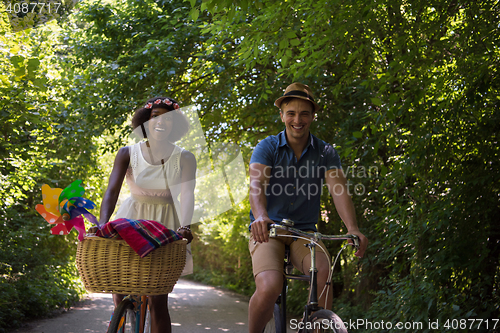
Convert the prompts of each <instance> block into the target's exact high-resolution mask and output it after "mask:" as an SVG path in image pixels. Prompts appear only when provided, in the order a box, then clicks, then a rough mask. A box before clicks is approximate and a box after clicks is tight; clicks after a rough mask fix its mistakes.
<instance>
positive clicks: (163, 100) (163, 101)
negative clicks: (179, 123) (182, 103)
mask: <svg viewBox="0 0 500 333" xmlns="http://www.w3.org/2000/svg"><path fill="white" fill-rule="evenodd" d="M158 104H166V105H168V106H171V105H173V107H174V110H177V109H178V108H179V104H177V103H175V102H172V101H171V100H170V99H169V98H165V99H161V98H158V99H157V100H155V101H154V102H149V103H147V104H146V105H144V108H145V109H152V108H153V106H154V105H158Z"/></svg>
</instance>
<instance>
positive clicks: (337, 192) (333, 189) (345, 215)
mask: <svg viewBox="0 0 500 333" xmlns="http://www.w3.org/2000/svg"><path fill="white" fill-rule="evenodd" d="M325 181H326V185H327V186H328V191H329V192H330V194H331V196H332V198H333V203H334V204H335V208H336V209H337V212H338V213H339V216H340V218H341V219H342V221H344V224H345V225H346V227H347V233H349V234H352V235H357V236H358V237H359V249H358V251H357V252H356V254H355V255H356V256H357V257H359V258H361V257H363V254H364V253H365V250H366V248H367V247H368V239H367V238H366V237H365V236H364V235H363V234H362V233H361V232H360V231H359V228H358V223H357V222H356V212H355V210H354V204H353V203H352V199H351V196H350V195H349V193H347V179H346V177H345V176H344V172H343V171H342V169H330V170H328V171H327V172H326V176H325Z"/></svg>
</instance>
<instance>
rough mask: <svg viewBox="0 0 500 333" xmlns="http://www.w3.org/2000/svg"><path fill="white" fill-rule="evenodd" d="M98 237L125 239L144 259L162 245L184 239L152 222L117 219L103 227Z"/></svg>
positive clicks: (97, 234) (98, 232)
mask: <svg viewBox="0 0 500 333" xmlns="http://www.w3.org/2000/svg"><path fill="white" fill-rule="evenodd" d="M96 236H99V237H104V238H117V239H123V240H125V241H126V242H127V244H128V245H130V247H131V248H132V249H133V250H134V251H135V252H136V253H137V254H138V255H139V256H140V257H141V258H144V257H145V256H147V255H148V254H149V253H150V252H151V251H153V250H154V249H157V248H159V247H160V246H162V245H165V244H168V243H171V242H175V241H176V240H179V239H182V236H181V235H179V234H178V233H176V232H175V231H173V230H170V229H168V228H166V227H165V226H164V225H162V224H160V223H159V222H156V221H151V220H132V219H117V220H114V221H110V222H108V223H106V224H105V225H103V226H102V227H101V229H100V230H98V231H97V233H96Z"/></svg>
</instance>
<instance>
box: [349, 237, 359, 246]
mask: <svg viewBox="0 0 500 333" xmlns="http://www.w3.org/2000/svg"><path fill="white" fill-rule="evenodd" d="M352 236H353V237H352V238H351V239H352V242H353V243H354V244H353V245H354V247H355V248H356V249H359V237H358V236H357V235H352Z"/></svg>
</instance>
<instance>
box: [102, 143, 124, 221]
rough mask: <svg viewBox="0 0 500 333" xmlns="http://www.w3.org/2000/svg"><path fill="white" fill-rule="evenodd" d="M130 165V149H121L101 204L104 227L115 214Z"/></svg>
mask: <svg viewBox="0 0 500 333" xmlns="http://www.w3.org/2000/svg"><path fill="white" fill-rule="evenodd" d="M129 163H130V152H129V147H123V148H120V150H119V151H118V153H117V154H116V157H115V163H114V165H113V170H112V171H111V174H110V176H109V181H108V188H107V189H106V192H104V196H103V198H102V202H101V211H100V216H99V223H100V224H101V225H102V224H104V223H107V222H108V221H109V219H110V217H111V215H112V214H113V212H114V210H115V206H116V202H117V201H118V196H119V195H120V190H121V188H122V184H123V179H124V178H125V174H126V173H127V169H128V166H129Z"/></svg>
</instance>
